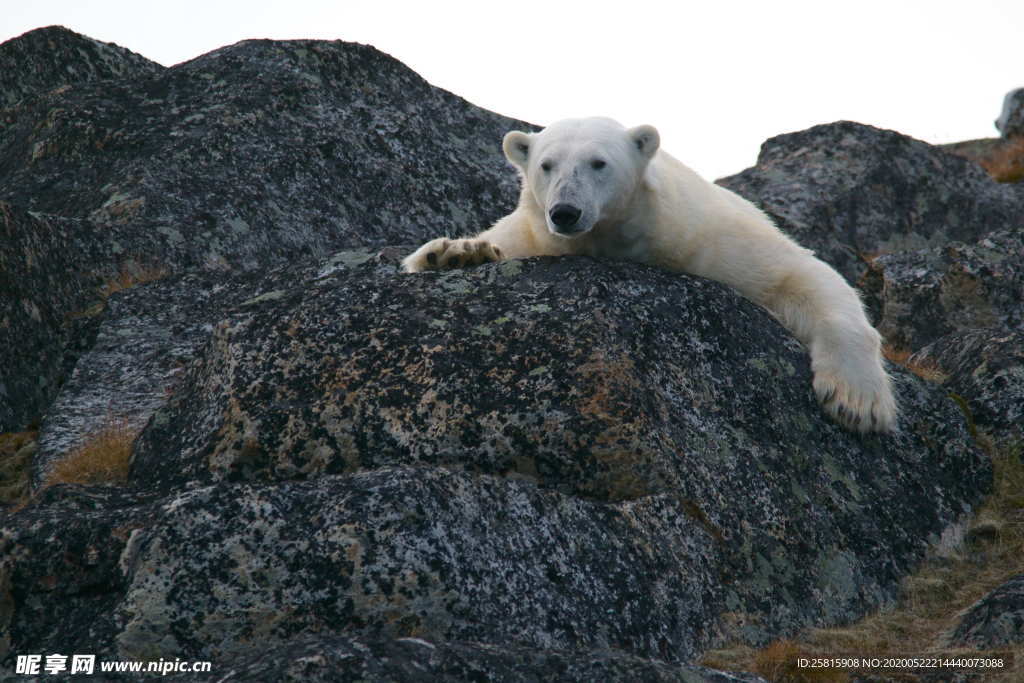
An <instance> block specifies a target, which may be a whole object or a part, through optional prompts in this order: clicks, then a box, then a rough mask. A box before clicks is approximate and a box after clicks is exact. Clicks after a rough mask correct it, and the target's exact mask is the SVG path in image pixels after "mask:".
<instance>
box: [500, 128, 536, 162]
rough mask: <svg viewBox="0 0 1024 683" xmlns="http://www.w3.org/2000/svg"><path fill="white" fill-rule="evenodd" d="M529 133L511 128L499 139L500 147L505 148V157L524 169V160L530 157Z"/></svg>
mask: <svg viewBox="0 0 1024 683" xmlns="http://www.w3.org/2000/svg"><path fill="white" fill-rule="evenodd" d="M531 137H532V136H531V135H530V134H529V133H524V132H522V131H519V130H513V131H511V132H509V133H506V134H505V139H504V140H502V141H501V148H502V149H503V150H505V157H506V158H508V160H509V161H511V162H512V163H513V164H515V165H516V166H518V167H519V168H521V169H523V170H525V169H526V160H527V159H528V158H529V157H530V138H531Z"/></svg>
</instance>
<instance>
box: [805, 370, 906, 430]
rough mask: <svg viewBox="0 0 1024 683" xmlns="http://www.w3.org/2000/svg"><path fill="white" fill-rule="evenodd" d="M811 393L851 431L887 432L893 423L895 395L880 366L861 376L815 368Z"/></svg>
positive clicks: (894, 418)
mask: <svg viewBox="0 0 1024 683" xmlns="http://www.w3.org/2000/svg"><path fill="white" fill-rule="evenodd" d="M814 393H815V394H817V396H818V400H819V401H820V402H821V407H822V409H823V410H824V411H825V412H826V413H827V414H828V415H829V416H830V417H831V418H832V419H834V420H835V421H836V422H838V423H839V424H841V425H843V426H844V427H846V428H847V429H849V430H851V431H855V432H889V431H892V429H893V427H895V426H896V399H895V398H894V397H893V394H892V387H891V386H890V382H889V377H888V375H886V374H885V371H884V370H883V369H882V368H881V367H878V368H877V369H872V371H871V372H868V373H865V375H861V376H851V375H850V374H844V373H842V372H839V371H837V370H835V369H827V368H823V369H819V370H816V371H815V373H814Z"/></svg>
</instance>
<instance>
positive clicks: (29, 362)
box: [0, 200, 113, 433]
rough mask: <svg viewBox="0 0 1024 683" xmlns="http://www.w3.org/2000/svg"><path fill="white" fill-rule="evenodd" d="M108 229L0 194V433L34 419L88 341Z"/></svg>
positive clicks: (106, 264)
mask: <svg viewBox="0 0 1024 683" xmlns="http://www.w3.org/2000/svg"><path fill="white" fill-rule="evenodd" d="M105 240H106V236H105V235H103V234H102V233H101V232H100V231H98V230H96V228H95V226H93V225H92V224H90V223H88V222H87V221H80V220H76V219H71V218H60V217H57V216H42V215H40V214H35V213H30V212H27V211H25V210H23V209H19V208H18V207H16V206H13V205H11V204H9V203H7V202H5V201H2V200H0V292H3V294H2V296H0V433H2V432H10V431H16V430H19V429H21V428H23V427H25V426H26V425H28V424H29V423H31V422H32V421H34V420H38V418H39V417H40V416H41V414H42V412H43V411H44V410H45V408H46V406H48V405H49V404H50V403H51V402H52V401H53V399H54V398H55V396H56V395H57V391H58V390H59V389H60V387H61V385H62V384H63V383H64V380H65V379H66V377H67V375H68V373H69V372H70V371H71V369H72V368H73V367H74V365H75V362H76V361H77V358H78V356H79V355H80V354H81V353H82V352H84V350H86V349H88V348H89V347H90V346H91V345H92V337H94V336H95V334H96V322H98V321H97V318H96V316H97V315H98V314H99V313H100V311H101V310H102V297H101V286H102V283H103V280H104V277H103V275H102V273H103V271H104V270H106V271H108V272H110V271H111V270H112V269H111V261H112V260H113V259H111V258H109V256H108V254H107V253H105V251H104V249H103V247H102V246H101V245H102V244H103V243H104V242H105Z"/></svg>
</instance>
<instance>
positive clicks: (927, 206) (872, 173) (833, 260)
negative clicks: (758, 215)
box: [718, 122, 1024, 282]
mask: <svg viewBox="0 0 1024 683" xmlns="http://www.w3.org/2000/svg"><path fill="white" fill-rule="evenodd" d="M718 182H719V183H720V184H722V185H723V186H725V187H727V188H729V189H730V190H733V191H734V192H737V193H739V194H741V195H742V196H744V197H746V198H747V199H749V200H751V201H753V202H754V203H756V204H758V205H759V206H760V207H761V208H763V209H764V210H765V211H767V212H768V214H769V215H771V216H772V217H773V218H774V219H775V220H776V221H777V223H778V225H779V226H780V227H781V228H783V229H784V230H785V231H786V232H788V233H790V234H791V235H793V236H794V237H795V238H796V239H797V240H798V241H799V242H800V243H801V244H803V245H804V246H806V247H808V248H811V249H814V250H815V251H816V252H817V254H818V256H819V258H822V259H823V260H825V261H827V262H828V263H830V264H831V265H832V266H834V267H835V268H836V269H837V270H839V272H840V273H842V274H843V275H844V276H845V277H846V278H847V279H848V280H849V281H850V282H856V281H857V279H858V278H859V277H860V276H861V274H862V273H863V271H864V269H865V267H866V263H865V262H866V261H868V260H870V259H871V258H874V257H875V256H878V255H879V254H885V253H893V252H899V251H905V250H920V249H923V248H926V247H940V246H942V245H944V244H945V243H946V242H948V241H950V240H960V241H963V242H974V241H976V240H977V239H978V238H980V237H981V236H982V235H983V234H985V233H987V232H992V231H997V230H1000V229H1009V230H1020V228H1021V225H1022V223H1021V216H1024V193H1020V192H1018V191H1016V190H1015V188H1013V187H1011V186H1006V185H1000V184H999V183H996V182H995V181H993V180H992V179H991V178H990V177H989V176H988V175H986V174H985V172H984V171H983V170H982V169H981V168H979V167H978V166H976V165H975V164H972V163H970V162H968V161H966V160H965V159H962V158H960V157H957V156H955V155H952V154H948V153H946V152H944V151H942V150H941V149H939V148H937V147H933V146H931V145H929V144H927V143H924V142H921V141H919V140H915V139H913V138H910V137H907V136H905V135H900V134H899V133H895V132H892V131H886V130H879V129H877V128H873V127H871V126H865V125H861V124H857V123H851V122H840V123H833V124H828V125H821V126H814V127H813V128H809V129H808V130H805V131H801V132H798V133H790V134H788V135H780V136H778V137H774V138H771V139H770V140H768V141H767V142H765V143H764V144H763V145H762V146H761V153H760V155H759V156H758V160H757V165H756V166H754V167H753V168H749V169H747V170H745V171H743V172H742V173H739V174H737V175H734V176H731V177H729V178H724V179H722V180H720V181H718Z"/></svg>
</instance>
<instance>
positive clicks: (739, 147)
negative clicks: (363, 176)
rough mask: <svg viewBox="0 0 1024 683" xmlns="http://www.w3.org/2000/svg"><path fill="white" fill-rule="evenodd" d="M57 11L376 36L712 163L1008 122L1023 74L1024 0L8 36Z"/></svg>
mask: <svg viewBox="0 0 1024 683" xmlns="http://www.w3.org/2000/svg"><path fill="white" fill-rule="evenodd" d="M51 24H62V25H64V26H67V27H68V28H70V29H72V30H75V31H78V32H79V33H83V34H85V35H87V36H90V37H92V38H96V39H98V40H103V41H109V42H114V43H117V44H119V45H122V46H124V47H127V48H129V49H131V50H134V51H135V52H138V53H140V54H142V55H144V56H145V57H148V58H149V59H152V60H154V61H157V62H160V63H161V64H164V65H171V64H176V63H178V62H182V61H185V60H187V59H191V58H192V57H196V56H199V55H200V54H202V53H204V52H208V51H210V50H212V49H215V48H218V47H222V46H224V45H228V44H231V43H234V42H237V41H239V40H243V39H247V38H279V39H283V38H317V39H332V40H333V39H342V40H348V41H355V42H360V43H368V44H371V45H374V46H375V47H377V48H379V49H381V50H383V51H384V52H387V53H389V54H391V55H393V56H394V57H397V58H398V59H400V60H401V61H403V62H404V63H405V64H407V65H408V66H409V67H411V68H412V69H414V70H415V71H417V72H418V73H419V74H420V75H422V76H423V77H424V78H426V79H427V80H428V81H430V82H431V83H433V84H435V85H438V86H441V87H443V88H445V89H447V90H450V91H452V92H454V93H455V94H457V95H460V96H462V97H464V98H466V99H467V100H469V101H471V102H473V103H474V104H477V105H480V106H482V107H485V108H487V109H491V110H493V111H497V112H500V113H502V114H506V115H509V116H513V117H517V118H520V119H524V120H527V121H531V122H534V123H537V124H541V125H544V124H547V123H550V122H552V121H555V120H557V119H560V118H564V117H567V116H589V115H603V116H611V117H613V118H616V119H618V120H619V121H621V122H622V123H624V124H626V125H637V124H640V123H650V124H653V125H655V126H657V127H658V129H659V131H660V132H661V136H662V144H663V145H664V146H665V148H666V149H667V150H668V151H670V152H671V153H672V154H673V155H675V156H676V157H678V158H679V159H681V160H682V161H684V162H685V163H687V164H688V165H690V166H691V167H693V168H694V169H695V170H697V171H698V172H700V173H701V174H702V175H704V176H706V177H709V178H716V177H720V176H723V175H729V174H731V173H735V172H738V171H740V170H742V169H744V168H746V167H747V166H750V165H752V164H753V163H754V161H755V159H756V157H757V151H758V148H759V146H760V144H761V142H763V141H764V140H765V139H766V138H768V137H771V136H773V135H777V134H779V133H786V132H791V131H795V130H801V129H803V128H807V127H809V126H812V125H815V124H818V123H827V122H830V121H835V120H839V119H852V120H855V121H861V122H863V123H870V124H872V125H876V126H879V127H883V128H892V129H895V130H898V131H900V132H903V133H906V134H908V135H912V136H914V137H917V138H920V139H923V140H926V141H928V142H953V141H959V140H966V139H972V138H979V137H992V136H995V135H998V132H997V131H996V130H995V128H994V127H993V125H992V122H993V120H994V119H995V118H996V116H997V115H998V114H999V109H1000V106H1001V103H1002V98H1003V95H1004V94H1005V93H1006V92H1007V91H1009V90H1011V89H1012V88H1016V87H1021V86H1024V61H1022V59H1021V55H1022V47H1024V0H956V1H953V0H930V1H927V0H924V1H922V0H885V1H879V0H858V1H857V2H852V1H849V2H830V1H829V0H816V1H803V0H793V1H787V0H762V1H760V2H753V1H745V0H703V1H702V2H687V1H680V0H675V1H673V0H660V1H657V2H649V1H646V0H624V1H622V2H616V3H607V2H602V1H601V0H590V1H589V2H558V1H557V0H547V1H546V2H535V1H534V0H514V1H513V0H506V1H504V2H500V3H496V2H488V1H486V0H476V1H475V2H445V1H444V0H419V1H418V2H417V1H414V2H396V1H392V0H367V1H364V0H338V1H335V2H328V1H326V0H290V1H289V2H271V1H266V0H246V1H245V2H234V1H231V2H217V1H215V0H205V1H203V2H200V1H197V0H176V1H175V2H161V3H150V2H143V1H141V0H130V1H121V0H0V42H2V41H4V40H7V39H9V38H12V37H15V36H18V35H20V34H22V33H24V32H25V31H29V30H31V29H33V28H39V27H41V26H48V25H51ZM494 148H495V154H500V141H498V140H495V147H494Z"/></svg>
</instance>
